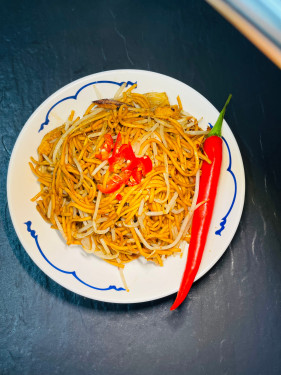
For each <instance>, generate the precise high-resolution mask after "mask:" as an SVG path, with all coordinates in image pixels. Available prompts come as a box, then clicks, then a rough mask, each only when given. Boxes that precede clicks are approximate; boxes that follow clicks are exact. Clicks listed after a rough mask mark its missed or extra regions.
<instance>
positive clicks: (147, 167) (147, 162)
mask: <svg viewBox="0 0 281 375" xmlns="http://www.w3.org/2000/svg"><path fill="white" fill-rule="evenodd" d="M138 160H139V165H140V167H141V168H142V173H143V175H146V174H147V173H148V172H150V171H152V161H151V159H150V157H149V156H143V157H142V158H138Z"/></svg>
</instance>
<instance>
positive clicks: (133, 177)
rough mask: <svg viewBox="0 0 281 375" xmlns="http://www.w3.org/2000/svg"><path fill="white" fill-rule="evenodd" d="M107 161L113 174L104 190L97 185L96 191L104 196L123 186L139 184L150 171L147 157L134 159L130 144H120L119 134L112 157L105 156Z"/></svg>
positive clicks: (150, 166) (149, 162) (150, 167)
mask: <svg viewBox="0 0 281 375" xmlns="http://www.w3.org/2000/svg"><path fill="white" fill-rule="evenodd" d="M107 159H108V162H109V165H110V166H109V171H110V172H115V174H114V175H113V177H111V179H110V180H109V181H108V183H107V187H106V188H104V187H103V186H102V185H98V189H99V190H100V191H101V192H102V193H104V194H109V193H113V192H114V191H116V190H118V189H119V188H120V187H121V186H122V185H123V184H127V185H128V186H134V185H137V184H140V183H141V179H142V177H144V176H145V175H146V174H147V173H148V172H150V171H151V170H152V161H151V160H150V158H149V156H144V157H141V158H138V157H136V155H135V154H134V150H133V148H132V145H131V144H130V143H128V144H122V138H121V134H120V133H119V134H118V136H117V139H116V142H115V145H114V148H113V152H112V156H111V157H110V158H109V157H108V156H107ZM116 172H118V174H116Z"/></svg>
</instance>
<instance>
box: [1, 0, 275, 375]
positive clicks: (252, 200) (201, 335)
mask: <svg viewBox="0 0 281 375" xmlns="http://www.w3.org/2000/svg"><path fill="white" fill-rule="evenodd" d="M119 68H133V69H134V68H135V69H147V70H152V71H156V72H159V73H163V74H167V75H169V76H172V77H174V78H177V79H179V80H181V81H183V82H185V83H187V84H188V85H190V86H192V87H193V88H194V89H196V90H197V91H199V92H200V93H201V94H202V95H204V96H205V97H206V98H207V99H208V100H209V101H210V102H211V103H212V104H214V106H215V107H216V108H221V106H222V103H223V102H224V100H225V97H226V95H227V94H228V93H229V92H232V94H233V100H232V102H231V105H230V106H229V108H228V112H227V117H226V119H227V122H228V124H229V125H230V127H231V129H232V131H233V133H234V135H235V137H236V139H237V141H238V144H239V147H240V150H241V153H242V157H243V161H244V166H245V174H246V198H245V206H244V212H243V215H242V220H241V223H240V225H239V228H238V230H237V233H236V235H235V237H234V239H233V241H232V242H231V245H230V246H229V248H228V250H227V251H226V253H225V255H224V256H223V257H222V258H221V259H220V261H219V262H218V263H217V264H216V265H215V267H213V268H212V269H211V271H210V272H209V273H208V274H207V275H205V276H204V277H203V278H202V279H200V281H198V282H197V283H196V284H195V285H194V286H193V288H192V290H191V292H190V294H189V297H188V299H187V300H186V302H185V303H184V305H183V306H182V308H181V309H179V310H178V311H176V312H175V313H171V312H170V311H169V308H170V306H171V303H172V301H173V300H174V296H170V297H167V298H164V299H161V300H158V301H155V302H149V303H143V304H137V305H117V304H107V303H100V302H97V301H92V300H89V299H86V298H83V297H80V296H79V295H75V294H74V293H72V292H70V291H68V290H66V289H64V288H63V287H61V286H59V285H58V284H56V283H55V282H53V281H52V280H51V279H49V278H48V277H47V276H45V274H44V273H43V272H42V271H41V270H40V269H38V268H37V266H36V265H35V264H34V263H33V262H32V261H31V259H30V258H29V256H28V255H27V253H26V252H25V250H24V249H23V248H22V246H21V244H20V242H19V240H18V238H17V236H16V233H15V231H14V229H13V225H12V223H11V219H10V216H9V211H8V206H7V197H6V174H7V168H8V162H9V158H10V154H11V151H12V147H13V145H14V142H15V140H16V138H17V136H18V134H19V132H20V130H21V129H22V127H23V125H24V123H25V122H26V120H27V119H28V117H29V116H30V115H31V113H32V112H33V111H34V110H35V109H36V108H37V106H38V105H39V104H40V103H41V102H42V101H44V100H45V99H46V98H47V97H48V96H49V95H50V94H52V93H53V92H55V91H56V90H58V89H59V88H60V87H62V86H64V85H65V84H67V83H69V82H71V81H73V80H75V79H78V78H80V77H83V76H86V75H88V74H91V73H95V72H99V71H103V70H110V69H119ZM280 87H281V72H280V70H279V69H278V68H277V67H276V66H275V65H273V63H271V62H270V61H269V60H268V59H267V58H266V57H265V56H263V55H262V54H261V53H260V52H259V51H258V50H257V49H256V48H255V47H254V46H253V45H252V44H251V43H250V42H249V41H248V40H247V39H245V38H244V37H243V36H242V35H241V34H240V33H239V32H238V31H237V30H236V29H234V28H233V27H232V26H231V25H230V24H229V23H228V22H227V21H225V20H224V19H223V18H222V17H221V16H220V15H219V14H217V13H216V12H215V11H214V10H213V9H212V8H211V7H210V6H209V5H207V4H206V3H205V2H203V1H172V2H171V1H159V2H157V1H144V0H143V1H141V2H140V1H129V0H124V1H123V0H115V1H113V0H112V1H102V0H98V1H88V0H87V1H76V0H69V1H62V0H60V1H57V2H52V1H42V0H39V1H31V0H30V1H29V2H24V1H16V0H11V1H2V2H1V5H0V126H1V133H0V134H1V135H0V137H1V142H0V156H1V164H0V168H1V169H0V171H1V172H0V173H1V189H0V194H1V197H0V198H1V199H0V215H1V217H0V243H1V252H0V271H1V272H0V294H1V304H0V373H1V374H3V375H4V374H21V375H24V374H28V375H32V374H42V375H44V374H99V375H100V374H108V375H111V374H116V375H117V374H164V373H165V374H192V375H197V374H208V375H209V374H214V375H218V374H229V375H234V374H237V375H243V374H245V375H246V374H247V375H248V374H255V375H258V374H261V375H262V374H271V375H274V374H280V373H281V319H280V313H281V246H280V229H281V219H280V217H281V195H280V185H281V168H280V165H279V163H280V160H281V141H280V135H281V130H280V121H281V120H280ZM19 162H20V161H19Z"/></svg>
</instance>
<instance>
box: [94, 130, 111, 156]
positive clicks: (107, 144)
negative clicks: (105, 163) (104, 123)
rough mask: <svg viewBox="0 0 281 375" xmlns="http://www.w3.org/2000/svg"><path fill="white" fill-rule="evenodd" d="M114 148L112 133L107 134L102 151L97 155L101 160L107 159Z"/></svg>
mask: <svg viewBox="0 0 281 375" xmlns="http://www.w3.org/2000/svg"><path fill="white" fill-rule="evenodd" d="M112 149H113V139H112V137H111V135H110V134H105V136H104V144H103V145H102V148H101V149H100V152H99V153H98V154H96V155H95V157H96V158H97V159H100V160H107V159H108V157H109V154H110V153H111V151H112Z"/></svg>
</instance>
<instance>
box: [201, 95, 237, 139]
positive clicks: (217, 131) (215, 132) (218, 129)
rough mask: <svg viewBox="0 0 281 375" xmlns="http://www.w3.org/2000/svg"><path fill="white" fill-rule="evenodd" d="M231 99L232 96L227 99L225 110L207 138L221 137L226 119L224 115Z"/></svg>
mask: <svg viewBox="0 0 281 375" xmlns="http://www.w3.org/2000/svg"><path fill="white" fill-rule="evenodd" d="M231 98H232V95H231V94H229V96H228V98H227V101H226V102H225V105H224V107H223V109H222V110H221V112H220V114H219V117H218V119H217V121H216V123H215V125H214V126H213V128H212V130H211V131H210V133H209V134H208V135H207V138H209V137H212V136H213V135H216V136H218V137H221V128H222V123H223V118H224V115H225V111H226V107H227V105H228V103H229V102H230V99H231Z"/></svg>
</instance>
